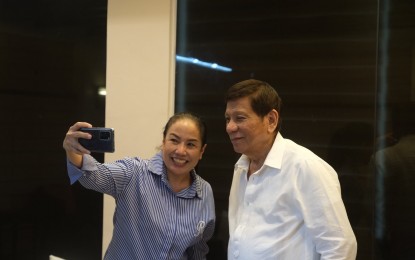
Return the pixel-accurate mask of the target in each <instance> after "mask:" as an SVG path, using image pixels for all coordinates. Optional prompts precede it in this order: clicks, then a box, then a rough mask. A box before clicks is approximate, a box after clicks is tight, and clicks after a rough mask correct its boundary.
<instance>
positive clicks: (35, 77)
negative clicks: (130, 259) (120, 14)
mask: <svg viewBox="0 0 415 260" xmlns="http://www.w3.org/2000/svg"><path fill="white" fill-rule="evenodd" d="M105 39H106V1H93V3H92V2H91V1H31V0H17V1H7V0H0V111H1V112H0V115H1V117H0V118H1V120H0V136H1V139H2V141H1V145H0V165H1V171H0V186H1V189H0V235H1V237H0V259H42V260H44V259H48V257H49V255H50V254H53V255H56V256H60V257H62V258H66V259H88V260H89V259H100V256H101V233H102V196H101V195H100V194H97V193H95V192H91V191H88V190H86V189H83V188H81V187H80V186H79V185H74V186H70V185H69V179H68V177H67V175H66V167H65V165H66V164H65V154H64V150H63V148H62V141H63V138H64V135H65V133H66V131H67V130H68V128H69V126H70V125H72V124H73V123H74V122H75V121H76V120H85V121H91V122H92V123H93V124H94V125H96V126H99V125H103V122H104V108H105V106H104V101H105V100H104V99H103V98H102V97H99V96H98V95H97V91H98V87H99V86H105V53H106V52H105ZM98 158H99V157H98ZM101 159H102V158H101Z"/></svg>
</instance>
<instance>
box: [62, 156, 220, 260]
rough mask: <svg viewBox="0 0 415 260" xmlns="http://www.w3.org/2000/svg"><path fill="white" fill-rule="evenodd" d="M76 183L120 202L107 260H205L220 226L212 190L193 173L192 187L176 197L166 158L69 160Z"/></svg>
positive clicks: (85, 158) (70, 175) (84, 158)
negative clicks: (168, 173)
mask: <svg viewBox="0 0 415 260" xmlns="http://www.w3.org/2000/svg"><path fill="white" fill-rule="evenodd" d="M68 175H69V178H70V180H71V183H74V182H76V181H77V180H79V182H80V183H81V184H82V185H83V186H84V187H86V188H88V189H92V190H96V191H98V192H101V193H106V194H109V195H111V196H112V197H114V198H115V201H116V209H115V213H114V219H113V222H114V231H113V237H112V240H111V243H110V244H109V246H108V249H107V252H106V254H105V257H104V259H107V260H110V259H111V260H112V259H128V260H130V259H146V260H147V259H180V260H184V259H205V258H206V254H207V252H208V251H209V248H208V246H207V243H206V242H207V241H208V240H209V239H210V238H211V237H212V235H213V232H214V226H215V208H214V200H213V192H212V188H211V186H210V185H209V183H208V182H206V181H205V180H203V179H202V178H201V177H200V176H199V175H197V174H196V172H195V171H194V170H193V171H192V173H191V175H192V178H193V183H192V185H191V186H190V187H188V188H187V189H185V190H182V191H180V192H178V193H174V192H173V191H172V190H171V188H170V186H169V183H168V181H167V175H166V167H165V165H164V163H163V159H162V156H161V153H158V154H156V155H155V156H154V157H153V158H151V159H149V160H144V159H141V158H138V157H135V158H124V159H122V160H118V161H116V162H114V163H105V164H101V163H98V162H97V161H96V160H95V159H94V158H93V157H91V156H89V155H84V157H83V166H82V169H78V168H77V167H75V166H74V165H73V164H71V163H70V162H69V161H68Z"/></svg>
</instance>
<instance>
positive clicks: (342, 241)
mask: <svg viewBox="0 0 415 260" xmlns="http://www.w3.org/2000/svg"><path fill="white" fill-rule="evenodd" d="M303 170H304V171H302V172H301V176H300V177H299V182H298V185H299V187H298V189H297V191H296V193H297V194H296V196H297V201H298V202H299V207H300V211H301V212H302V214H303V217H304V223H305V226H306V228H307V231H308V232H309V234H310V235H311V236H312V239H313V241H314V243H315V245H316V251H317V252H318V253H319V254H321V260H324V259H344V260H346V259H347V260H352V259H356V253H357V242H356V237H355V235H354V233H353V230H352V227H351V225H350V223H349V220H348V217H347V213H346V209H345V207H344V204H343V201H342V198H341V192H340V183H339V180H338V177H337V173H336V172H335V171H334V169H333V168H331V167H330V166H329V165H328V164H327V163H325V162H324V161H322V160H307V161H306V162H305V165H304V168H303Z"/></svg>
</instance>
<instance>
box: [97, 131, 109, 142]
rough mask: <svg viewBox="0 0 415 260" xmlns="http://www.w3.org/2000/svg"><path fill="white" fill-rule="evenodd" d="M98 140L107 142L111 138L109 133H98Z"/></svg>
mask: <svg viewBox="0 0 415 260" xmlns="http://www.w3.org/2000/svg"><path fill="white" fill-rule="evenodd" d="M99 138H100V139H101V140H109V139H110V138H111V133H110V132H108V131H102V132H100V133H99Z"/></svg>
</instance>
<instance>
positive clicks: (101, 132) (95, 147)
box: [78, 127, 115, 153]
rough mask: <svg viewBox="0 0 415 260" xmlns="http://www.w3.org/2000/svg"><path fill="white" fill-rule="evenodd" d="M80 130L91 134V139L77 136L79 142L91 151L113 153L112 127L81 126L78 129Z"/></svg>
mask: <svg viewBox="0 0 415 260" xmlns="http://www.w3.org/2000/svg"><path fill="white" fill-rule="evenodd" d="M79 130H80V131H82V132H87V133H89V134H91V136H92V138H91V139H85V138H79V140H78V141H79V143H80V144H81V145H82V146H83V147H85V148H86V149H88V150H89V151H91V152H97V153H113V152H114V151H115V146H114V137H115V136H114V129H113V128H106V127H92V128H87V127H83V128H81V129H79Z"/></svg>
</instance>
